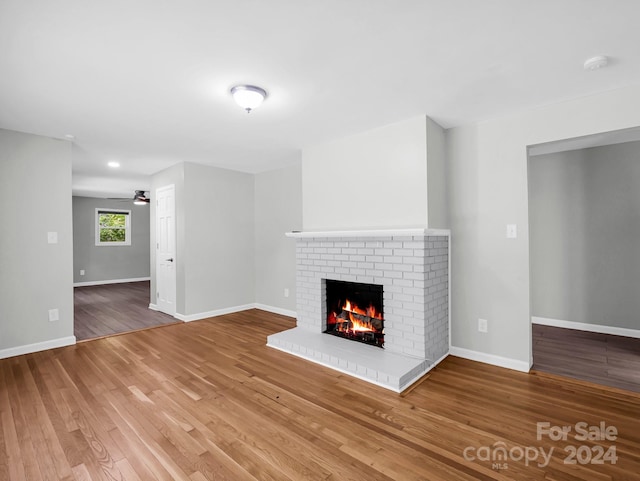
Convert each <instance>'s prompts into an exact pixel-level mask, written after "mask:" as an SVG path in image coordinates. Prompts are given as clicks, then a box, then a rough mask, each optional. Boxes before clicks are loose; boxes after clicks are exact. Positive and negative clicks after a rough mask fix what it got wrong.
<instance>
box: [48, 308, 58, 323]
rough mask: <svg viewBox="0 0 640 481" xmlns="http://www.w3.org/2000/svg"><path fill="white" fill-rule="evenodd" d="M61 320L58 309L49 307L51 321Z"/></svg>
mask: <svg viewBox="0 0 640 481" xmlns="http://www.w3.org/2000/svg"><path fill="white" fill-rule="evenodd" d="M58 320H60V313H59V312H58V309H49V322H53V321H58Z"/></svg>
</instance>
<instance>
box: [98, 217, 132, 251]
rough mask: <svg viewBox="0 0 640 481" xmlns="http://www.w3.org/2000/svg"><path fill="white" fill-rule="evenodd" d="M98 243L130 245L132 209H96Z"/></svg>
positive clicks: (99, 244) (101, 244) (100, 244)
mask: <svg viewBox="0 0 640 481" xmlns="http://www.w3.org/2000/svg"><path fill="white" fill-rule="evenodd" d="M96 245H97V246H130V245H131V211H130V210H117V209H96Z"/></svg>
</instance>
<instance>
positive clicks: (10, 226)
mask: <svg viewBox="0 0 640 481" xmlns="http://www.w3.org/2000/svg"><path fill="white" fill-rule="evenodd" d="M0 205H1V206H2V212H1V213H0V225H2V235H1V236H0V355H1V351H2V350H4V349H9V348H17V347H20V346H25V345H29V344H33V343H39V342H48V341H55V340H61V339H66V340H67V341H70V342H73V341H74V338H73V272H72V265H73V253H72V235H73V234H72V227H71V226H72V223H71V144H70V143H68V142H65V141H60V140H54V139H50V138H46V137H40V136H37V135H30V134H23V133H18V132H12V131H9V130H0ZM47 232H57V233H58V243H57V244H48V243H47ZM55 308H57V309H59V311H60V320H59V321H55V322H49V320H48V310H49V309H55ZM67 343H68V342H67Z"/></svg>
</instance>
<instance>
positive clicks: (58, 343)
mask: <svg viewBox="0 0 640 481" xmlns="http://www.w3.org/2000/svg"><path fill="white" fill-rule="evenodd" d="M75 343H76V337H75V336H68V337H60V338H58V339H51V340H50V341H43V342H36V343H34V344H25V345H24V346H16V347H10V348H8V349H2V350H0V359H6V358H7V357H13V356H21V355H22V354H30V353H32V352H39V351H46V350H47V349H55V348H56V347H64V346H72V345H74V344H75Z"/></svg>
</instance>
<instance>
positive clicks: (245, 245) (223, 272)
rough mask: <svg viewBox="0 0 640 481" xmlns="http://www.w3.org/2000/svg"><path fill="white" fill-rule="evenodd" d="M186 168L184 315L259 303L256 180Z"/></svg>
mask: <svg viewBox="0 0 640 481" xmlns="http://www.w3.org/2000/svg"><path fill="white" fill-rule="evenodd" d="M184 167H185V169H184V194H183V201H184V217H185V220H184V223H183V226H184V239H185V246H184V247H185V252H184V256H183V258H182V262H183V263H184V268H185V311H184V312H183V314H186V315H189V314H198V313H201V312H207V311H211V310H217V309H223V308H227V307H234V306H240V305H244V304H250V303H253V302H255V301H254V299H255V294H254V263H255V261H254V259H255V257H254V227H253V205H254V195H253V176H252V175H250V174H244V173H241V172H234V171H231V170H226V169H219V168H215V167H207V166H203V165H199V164H192V163H185V165H184ZM179 262H180V260H178V263H179Z"/></svg>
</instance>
